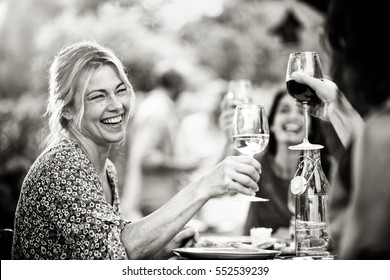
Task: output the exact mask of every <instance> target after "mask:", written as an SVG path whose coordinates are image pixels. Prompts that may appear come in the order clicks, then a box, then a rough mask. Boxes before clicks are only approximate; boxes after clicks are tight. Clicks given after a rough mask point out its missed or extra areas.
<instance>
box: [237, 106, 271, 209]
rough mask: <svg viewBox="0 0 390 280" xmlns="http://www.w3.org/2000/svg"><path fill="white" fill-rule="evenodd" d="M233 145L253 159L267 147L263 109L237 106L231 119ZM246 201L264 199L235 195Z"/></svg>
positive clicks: (266, 126) (266, 120)
mask: <svg viewBox="0 0 390 280" xmlns="http://www.w3.org/2000/svg"><path fill="white" fill-rule="evenodd" d="M232 136H233V145H234V147H235V148H236V149H237V150H238V151H239V152H240V153H242V154H245V155H247V156H250V157H253V156H254V155H255V154H257V153H260V152H262V151H263V150H264V149H265V148H266V147H267V145H268V141H269V127H268V119H267V115H266V113H265V110H264V107H263V106H261V105H256V104H240V105H237V107H236V109H235V111H234V117H233V132H232ZM238 197H239V198H240V199H241V198H242V199H244V200H248V201H265V199H264V198H259V197H255V196H245V195H241V194H236V198H238Z"/></svg>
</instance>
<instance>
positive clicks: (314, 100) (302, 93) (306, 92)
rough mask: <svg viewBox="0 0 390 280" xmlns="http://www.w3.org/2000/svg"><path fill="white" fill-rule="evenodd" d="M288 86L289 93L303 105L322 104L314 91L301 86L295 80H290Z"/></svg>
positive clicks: (303, 85)
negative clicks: (305, 103)
mask: <svg viewBox="0 0 390 280" xmlns="http://www.w3.org/2000/svg"><path fill="white" fill-rule="evenodd" d="M286 86H287V91H288V93H289V94H290V95H291V96H292V97H293V98H295V99H296V100H297V101H299V102H301V103H303V102H307V104H308V105H309V106H313V105H316V104H320V103H321V100H320V99H319V98H318V96H317V95H316V94H315V92H314V90H313V89H312V88H311V87H309V86H307V85H305V84H300V83H298V82H296V81H295V80H289V81H287V82H286Z"/></svg>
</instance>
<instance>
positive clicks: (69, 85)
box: [42, 41, 135, 148]
mask: <svg viewBox="0 0 390 280" xmlns="http://www.w3.org/2000/svg"><path fill="white" fill-rule="evenodd" d="M107 64H109V65H112V66H114V67H115V69H116V70H117V72H118V74H119V76H120V78H121V80H122V81H123V83H124V84H125V85H126V88H127V90H128V91H129V92H130V94H131V98H132V100H131V106H130V112H129V114H128V116H129V117H131V116H132V115H133V113H134V103H135V102H134V98H135V96H134V92H133V88H132V85H131V84H130V81H129V79H128V77H127V72H126V69H125V68H124V66H123V64H122V62H121V61H120V60H119V59H118V57H117V56H116V55H115V54H114V53H113V52H112V51H111V50H110V49H108V48H107V47H104V46H103V45H101V44H98V43H97V42H94V41H81V42H78V43H74V44H72V45H69V46H66V47H64V48H63V49H62V50H60V51H59V52H58V54H57V55H56V56H55V58H54V61H53V62H52V64H51V66H50V72H49V98H48V103H47V110H46V113H45V115H44V116H47V117H48V118H49V127H48V128H49V134H48V135H47V137H46V138H45V140H44V142H43V144H42V145H43V148H50V147H52V146H53V145H55V144H57V143H58V142H59V140H60V139H61V138H62V135H64V133H65V132H66V131H68V130H69V127H70V126H71V125H73V126H75V127H76V128H78V129H80V123H81V119H82V117H83V114H84V98H81V103H82V104H80V105H81V106H80V108H81V109H80V110H79V112H77V115H76V116H75V118H72V119H71V120H68V119H66V118H65V117H64V113H65V111H66V110H67V109H68V108H71V107H72V106H74V105H75V104H74V103H75V96H76V93H77V92H81V94H82V95H83V96H82V97H84V94H85V90H86V87H87V85H88V81H89V79H90V78H91V76H92V74H93V73H94V72H95V71H96V70H98V69H99V68H101V67H102V66H104V65H107ZM81 78H85V79H83V81H86V82H85V83H83V84H81V81H82V79H81ZM81 87H83V88H81ZM126 122H127V120H126Z"/></svg>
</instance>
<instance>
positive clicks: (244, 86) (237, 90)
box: [224, 79, 253, 109]
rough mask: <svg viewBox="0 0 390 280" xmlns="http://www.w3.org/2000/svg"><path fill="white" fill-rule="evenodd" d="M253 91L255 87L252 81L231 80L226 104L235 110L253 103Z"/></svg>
mask: <svg viewBox="0 0 390 280" xmlns="http://www.w3.org/2000/svg"><path fill="white" fill-rule="evenodd" d="M252 91H253V87H252V83H251V81H250V80H248V79H237V80H230V81H229V84H228V88H227V93H226V96H225V99H226V100H225V102H224V103H225V105H226V107H229V108H233V109H234V108H235V107H236V106H237V105H238V104H247V103H251V102H252Z"/></svg>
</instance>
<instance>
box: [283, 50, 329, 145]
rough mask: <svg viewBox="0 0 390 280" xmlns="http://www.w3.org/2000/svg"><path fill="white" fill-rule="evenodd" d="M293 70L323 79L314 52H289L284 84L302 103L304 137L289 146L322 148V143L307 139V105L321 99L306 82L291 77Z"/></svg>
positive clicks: (311, 104)
mask: <svg viewBox="0 0 390 280" xmlns="http://www.w3.org/2000/svg"><path fill="white" fill-rule="evenodd" d="M294 72H303V73H305V74H306V75H309V76H311V77H313V78H316V79H323V74H322V68H321V62H320V58H319V56H318V54H317V53H316V52H294V53H291V54H290V56H289V59H288V63H287V71H286V86H287V91H288V93H289V94H290V95H291V96H292V97H293V98H294V99H295V100H296V101H298V102H301V103H302V104H303V110H304V122H305V138H304V139H303V142H302V143H301V144H299V145H295V146H291V147H290V149H292V150H305V149H322V148H323V146H322V145H317V144H311V143H310V142H309V139H308V133H309V132H308V130H309V128H308V118H309V106H315V105H318V104H321V100H320V99H319V98H318V96H317V95H316V93H315V91H314V90H313V89H312V88H311V87H310V86H308V85H306V84H301V83H298V82H297V81H295V80H294V79H293V77H292V74H293V73H294Z"/></svg>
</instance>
